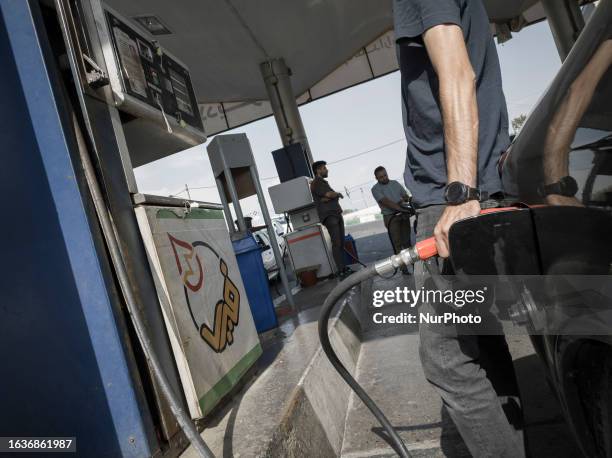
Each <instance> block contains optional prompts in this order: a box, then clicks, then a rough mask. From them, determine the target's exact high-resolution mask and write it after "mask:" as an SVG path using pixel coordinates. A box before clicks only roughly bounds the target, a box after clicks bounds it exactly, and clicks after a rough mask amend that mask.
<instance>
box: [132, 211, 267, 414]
mask: <svg viewBox="0 0 612 458" xmlns="http://www.w3.org/2000/svg"><path fill="white" fill-rule="evenodd" d="M136 215H137V218H138V222H139V225H140V230H141V233H142V236H143V239H144V243H145V246H146V249H147V254H148V257H149V263H150V265H151V269H152V271H153V276H154V279H155V284H156V287H157V293H158V296H159V298H160V302H161V304H162V310H163V315H164V320H165V323H166V328H167V330H168V335H169V336H170V341H171V344H172V349H173V352H174V355H175V358H176V362H177V367H178V370H179V373H180V377H181V382H182V384H183V389H184V391H185V397H186V398H187V402H188V405H189V411H190V413H191V416H192V418H201V417H203V416H205V415H206V414H207V413H208V412H210V410H211V409H212V408H213V407H214V406H215V405H216V404H217V403H218V402H219V401H220V400H221V399H222V398H223V397H224V396H225V395H226V394H227V393H228V392H229V391H230V390H231V389H232V387H234V386H235V385H236V383H238V381H239V380H240V379H241V377H242V376H243V375H244V374H245V372H246V371H247V370H248V369H249V367H251V366H252V365H253V363H254V362H255V361H256V360H257V358H258V357H259V355H261V353H262V350H261V346H260V344H259V337H258V336H257V331H256V330H255V324H254V322H253V317H252V315H251V309H250V307H249V302H248V299H247V295H246V292H245V290H244V286H243V284H242V279H241V277H240V272H239V270H238V264H237V263H236V258H235V255H234V251H233V249H232V245H231V242H230V240H229V235H228V232H227V229H226V227H225V221H224V219H223V213H222V212H221V211H220V210H211V209H201V208H195V209H188V210H186V209H180V208H166V207H153V206H146V207H138V208H136Z"/></svg>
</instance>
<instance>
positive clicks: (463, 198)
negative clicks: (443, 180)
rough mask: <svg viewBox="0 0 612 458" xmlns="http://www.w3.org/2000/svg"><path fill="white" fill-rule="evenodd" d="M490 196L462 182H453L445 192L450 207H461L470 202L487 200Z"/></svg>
mask: <svg viewBox="0 0 612 458" xmlns="http://www.w3.org/2000/svg"><path fill="white" fill-rule="evenodd" d="M488 197H489V194H488V193H487V192H486V191H481V190H480V189H478V188H471V187H470V186H468V185H467V184H464V183H461V182H460V181H453V182H452V183H449V184H448V185H447V186H446V189H445V190H444V199H445V200H446V202H447V203H448V204H449V205H460V204H463V203H465V202H467V201H468V200H478V201H482V200H487V198H488Z"/></svg>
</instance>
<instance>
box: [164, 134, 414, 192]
mask: <svg viewBox="0 0 612 458" xmlns="http://www.w3.org/2000/svg"><path fill="white" fill-rule="evenodd" d="M402 141H403V142H405V141H406V139H405V138H399V139H397V140H393V141H392V142H389V143H385V144H384V145H379V146H376V147H374V148H371V149H368V150H365V151H362V152H360V153H356V154H352V155H350V156H346V157H343V158H340V159H337V160H335V161H331V162H328V164H330V165H332V164H338V163H339V162H343V161H348V160H349V159H353V158H356V157H359V156H363V155H365V154H368V153H372V152H374V151H378V150H381V149H383V148H387V147H388V146H391V145H395V144H396V143H399V142H402ZM277 179H278V175H274V176H270V177H264V178H261V181H269V180H277ZM372 181H373V180H369V181H366V182H365V183H361V184H360V185H357V186H354V187H352V188H349V190H351V189H355V188H358V187H359V186H363V185H365V184H368V183H371V182H372ZM216 188H217V186H216V185H213V186H189V189H190V190H194V189H216ZM185 191H186V189H184V188H183V189H181V190H180V191H178V192H175V193H174V194H170V195H169V196H168V197H174V196H177V195H179V194H181V193H183V192H185Z"/></svg>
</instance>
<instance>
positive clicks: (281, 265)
mask: <svg viewBox="0 0 612 458" xmlns="http://www.w3.org/2000/svg"><path fill="white" fill-rule="evenodd" d="M249 170H250V171H251V178H252V179H253V184H254V185H255V192H256V193H257V199H258V200H259V206H260V207H261V214H262V215H263V219H264V221H265V223H266V226H267V227H268V235H269V236H270V244H271V245H272V252H273V253H274V258H275V259H276V264H277V265H278V271H279V272H278V273H279V275H280V278H281V282H282V284H283V289H284V290H285V297H286V298H287V303H289V305H290V306H291V308H292V309H293V310H294V311H297V307H296V305H295V301H294V300H293V294H291V287H290V286H289V280H288V279H287V271H286V270H285V264H284V262H283V255H282V254H281V252H280V250H279V249H278V242H277V240H276V231H275V230H274V226H273V225H272V220H271V219H270V213H268V205H267V204H266V199H265V198H264V194H263V191H262V189H261V184H260V183H259V174H258V173H257V166H256V165H255V162H254V161H253V165H251V166H250V167H249Z"/></svg>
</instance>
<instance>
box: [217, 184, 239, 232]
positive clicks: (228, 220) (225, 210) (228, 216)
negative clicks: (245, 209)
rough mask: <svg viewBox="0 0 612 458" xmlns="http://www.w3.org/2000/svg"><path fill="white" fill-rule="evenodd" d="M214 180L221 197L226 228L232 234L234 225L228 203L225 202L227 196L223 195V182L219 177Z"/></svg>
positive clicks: (234, 230)
mask: <svg viewBox="0 0 612 458" xmlns="http://www.w3.org/2000/svg"><path fill="white" fill-rule="evenodd" d="M215 182H216V183H217V190H218V191H219V197H220V198H221V204H222V205H223V214H224V215H225V222H226V223H227V228H228V229H229V231H230V233H231V234H234V233H235V232H236V226H234V220H233V219H232V212H231V210H230V207H229V203H228V202H227V198H226V197H225V190H224V189H223V183H222V182H221V180H220V179H219V178H215Z"/></svg>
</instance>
